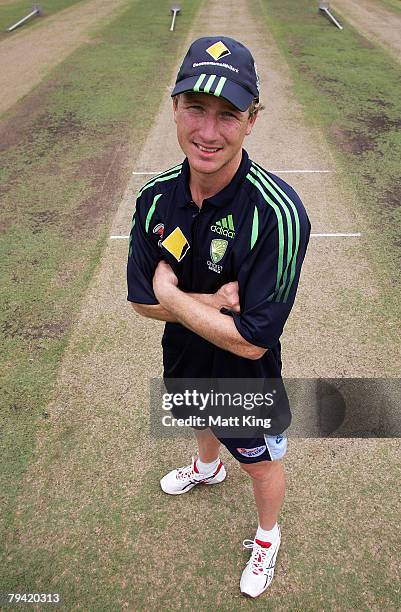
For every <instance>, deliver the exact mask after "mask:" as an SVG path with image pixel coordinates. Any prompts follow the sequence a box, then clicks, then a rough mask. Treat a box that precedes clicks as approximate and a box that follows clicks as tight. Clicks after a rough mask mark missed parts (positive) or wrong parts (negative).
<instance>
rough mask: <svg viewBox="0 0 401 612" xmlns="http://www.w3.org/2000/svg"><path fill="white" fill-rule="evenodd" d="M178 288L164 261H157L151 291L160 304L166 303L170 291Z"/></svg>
mask: <svg viewBox="0 0 401 612" xmlns="http://www.w3.org/2000/svg"><path fill="white" fill-rule="evenodd" d="M177 286H178V278H177V277H176V275H175V274H174V272H173V270H172V268H171V267H170V266H169V265H168V263H166V262H165V261H163V260H162V261H159V263H158V264H157V267H156V270H155V273H154V275H153V291H154V294H155V296H156V297H157V299H158V301H159V303H160V304H162V305H164V302H165V301H168V298H169V295H170V293H171V290H172V289H174V288H175V287H177Z"/></svg>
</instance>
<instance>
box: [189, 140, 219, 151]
mask: <svg viewBox="0 0 401 612" xmlns="http://www.w3.org/2000/svg"><path fill="white" fill-rule="evenodd" d="M194 145H195V146H196V148H197V149H199V150H200V151H202V153H216V152H217V151H220V147H205V146H204V145H201V144H199V143H198V142H194Z"/></svg>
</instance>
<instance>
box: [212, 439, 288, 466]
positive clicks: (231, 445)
mask: <svg viewBox="0 0 401 612" xmlns="http://www.w3.org/2000/svg"><path fill="white" fill-rule="evenodd" d="M219 440H220V442H221V443H222V444H224V446H225V447H226V449H227V450H228V451H229V452H230V453H231V454H232V456H233V457H235V459H237V461H239V462H240V463H258V462H259V461H276V460H277V459H282V458H283V457H284V455H285V453H286V451H287V444H288V441H287V435H286V434H285V433H282V434H279V435H276V436H270V435H266V434H264V435H263V437H259V438H219Z"/></svg>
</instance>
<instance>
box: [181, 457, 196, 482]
mask: <svg viewBox="0 0 401 612" xmlns="http://www.w3.org/2000/svg"><path fill="white" fill-rule="evenodd" d="M194 465H195V459H194V457H192V463H191V465H186V466H185V467H182V468H178V469H177V480H187V479H188V478H194V476H195V471H194Z"/></svg>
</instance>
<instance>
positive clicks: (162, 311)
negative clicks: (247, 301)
mask: <svg viewBox="0 0 401 612" xmlns="http://www.w3.org/2000/svg"><path fill="white" fill-rule="evenodd" d="M187 295H189V296H191V297H192V298H193V299H194V300H197V301H198V302H200V303H202V304H207V305H208V306H212V307H213V308H215V309H216V308H218V305H217V304H216V303H215V299H214V296H215V294H214V293H188V294H187ZM132 307H133V309H134V310H135V312H136V313H138V314H139V315H141V316H142V317H148V318H149V319H157V320H158V321H168V322H170V323H178V319H177V318H176V317H175V316H174V315H173V314H172V313H171V312H170V311H169V310H168V308H166V307H165V306H162V305H161V304H136V303H132Z"/></svg>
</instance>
